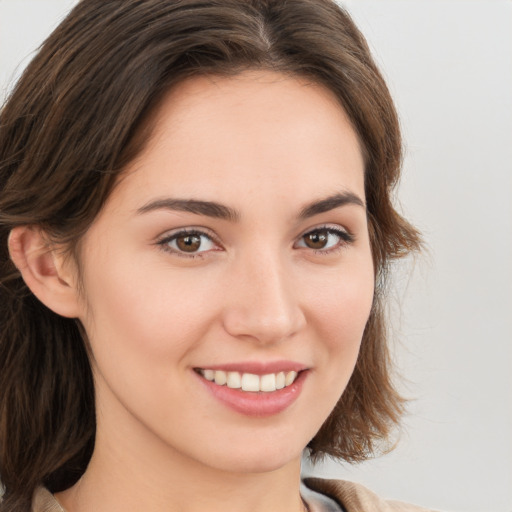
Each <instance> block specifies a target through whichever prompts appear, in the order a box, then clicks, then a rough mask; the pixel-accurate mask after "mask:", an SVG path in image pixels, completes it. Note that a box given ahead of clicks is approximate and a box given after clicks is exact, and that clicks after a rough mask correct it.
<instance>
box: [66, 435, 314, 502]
mask: <svg viewBox="0 0 512 512" xmlns="http://www.w3.org/2000/svg"><path fill="white" fill-rule="evenodd" d="M102 431H103V432H105V429H98V435H97V439H96V445H95V450H94V454H93V456H92V459H91V462H90V464H89V466H88V468H87V470H86V472H85V473H84V475H83V477H82V478H81V479H80V481H79V482H78V483H77V484H76V485H75V486H73V487H72V488H70V489H68V490H66V491H64V492H62V493H59V494H58V495H57V496H56V497H57V499H58V500H59V502H60V503H61V504H62V506H63V507H64V508H65V510H66V511H67V512H86V511H90V510H94V511H95V512H121V511H122V512H126V511H127V510H144V511H146V512H163V511H165V512H170V511H180V512H199V511H201V512H204V511H205V510H208V511H209V512H235V511H236V512H269V511H273V510H276V511H277V510H279V511H280V512H302V511H304V510H305V507H304V505H303V503H302V499H301V497H300V492H299V487H300V457H297V458H296V459H294V460H292V461H290V462H288V463H287V464H285V465H284V466H281V467H279V468H277V469H270V470H268V471H246V472H231V471H227V470H226V469H225V468H224V469H219V468H215V467H212V466H208V465H205V464H203V463H201V462H199V461H196V460H193V459H190V458H189V457H187V456H185V455H183V454H181V453H179V452H177V451H176V450H173V449H172V448H170V447H169V446H163V445H162V444H161V443H159V442H156V441H155V440H151V439H150V440H148V439H147V437H148V436H146V439H144V442H142V443H141V442H140V440H141V438H143V437H144V436H138V437H137V442H136V443H135V442H133V438H131V439H130V437H124V436H123V435H122V433H120V432H116V434H117V435H116V436H112V435H101V434H100V432H102ZM149 437H150V436H149ZM212 442H214V441H213V440H212Z"/></svg>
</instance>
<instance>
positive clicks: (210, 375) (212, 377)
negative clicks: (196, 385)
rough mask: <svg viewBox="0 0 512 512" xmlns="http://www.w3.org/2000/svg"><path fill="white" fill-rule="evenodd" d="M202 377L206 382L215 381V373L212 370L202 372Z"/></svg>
mask: <svg viewBox="0 0 512 512" xmlns="http://www.w3.org/2000/svg"><path fill="white" fill-rule="evenodd" d="M203 377H204V378H205V379H206V380H210V381H213V380H215V371H214V370H203Z"/></svg>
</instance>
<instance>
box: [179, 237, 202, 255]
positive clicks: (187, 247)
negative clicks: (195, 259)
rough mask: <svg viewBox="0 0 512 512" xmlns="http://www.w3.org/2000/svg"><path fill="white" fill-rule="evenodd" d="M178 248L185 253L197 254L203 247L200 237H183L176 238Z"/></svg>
mask: <svg viewBox="0 0 512 512" xmlns="http://www.w3.org/2000/svg"><path fill="white" fill-rule="evenodd" d="M176 246H177V247H178V249H179V250H180V251H183V252H196V251H197V250H199V248H200V247H201V237H200V236H199V235H182V236H180V237H178V238H176Z"/></svg>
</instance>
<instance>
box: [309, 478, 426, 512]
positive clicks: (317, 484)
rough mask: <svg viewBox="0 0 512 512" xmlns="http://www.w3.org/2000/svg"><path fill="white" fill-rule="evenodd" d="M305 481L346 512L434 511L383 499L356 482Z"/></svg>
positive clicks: (319, 479)
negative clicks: (338, 504)
mask: <svg viewBox="0 0 512 512" xmlns="http://www.w3.org/2000/svg"><path fill="white" fill-rule="evenodd" d="M304 483H305V484H306V485H307V486H308V487H309V488H310V489H313V490H314V491H316V492H319V493H321V494H324V495H326V496H328V497H330V498H332V499H333V500H334V501H336V502H337V503H340V504H341V505H342V506H343V507H344V508H345V510H346V512H434V511H432V510H428V509H426V508H422V507H418V506H416V505H410V504H408V503H403V502H401V501H388V500H383V499H382V498H379V497H378V496H377V495H376V494H375V493H373V492H372V491H370V490H369V489H367V488H366V487H364V486H362V485H361V484H356V483H354V482H347V481H345V480H325V479H322V478H306V479H305V480H304ZM314 512H317V511H316V510H315V511H314ZM318 512H321V511H318Z"/></svg>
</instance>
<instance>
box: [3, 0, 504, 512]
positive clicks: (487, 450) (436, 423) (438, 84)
mask: <svg viewBox="0 0 512 512" xmlns="http://www.w3.org/2000/svg"><path fill="white" fill-rule="evenodd" d="M74 3H75V2H74V1H73V0H52V1H50V0H31V1H29V0H0V100H1V99H2V97H3V96H5V94H6V92H7V91H8V89H9V87H10V86H11V85H12V83H13V81H14V79H15V77H16V76H17V75H18V73H19V71H20V70H21V69H22V68H23V66H24V65H25V64H26V63H27V62H28V58H29V56H30V53H31V52H32V51H33V50H34V49H35V48H36V47H37V45H38V44H39V43H40V42H41V41H42V40H43V39H44V37H45V36H46V35H47V34H48V33H49V32H50V31H51V29H52V28H54V27H55V26H56V24H57V22H58V20H59V19H61V17H62V16H63V14H64V13H65V12H66V11H67V10H68V8H69V7H70V6H72V5H73V4H74ZM344 5H345V6H346V7H347V8H348V9H349V11H350V12H351V13H352V15H353V16H354V18H355V20H356V22H357V23H358V24H359V26H360V28H361V29H362V31H363V32H364V33H365V35H366V37H367V38H368V41H369V43H370V45H371V47H372V49H373V50H374V54H375V56H376V59H377V61H378V62H379V63H380V65H381V66H382V68H383V70H384V74H385V75H386V77H387V79H388V82H389V85H390V88H391V90H392V92H393V95H394V97H395V98H396V101H397V105H398V108H399V111H400V115H401V119H402V124H403V129H404V136H405V140H406V147H407V154H406V159H405V163H404V169H405V175H404V178H403V180H402V185H401V188H400V193H399V199H400V205H401V209H402V210H403V212H404V213H405V214H406V216H407V217H408V218H410V219H411V220H412V221H413V222H414V223H415V224H416V225H417V226H418V227H419V228H420V229H421V230H422V231H423V233H424V237H425V240H426V243H427V249H428V250H427V253H426V254H425V255H423V256H422V257H420V258H417V259H416V260H415V261H414V262H411V263H410V265H409V269H412V270H413V273H412V277H411V276H409V275H408V274H406V273H404V272H402V273H400V275H399V276H398V278H397V279H396V284H397V287H396V289H397V291H396V292H395V294H394V297H395V299H394V304H395V310H396V309H397V304H399V305H401V307H400V311H401V313H400V315H395V316H396V317H397V319H396V322H395V334H396V338H397V340H398V341H397V343H396V354H397V355H396V358H397V361H398V363H399V364H400V366H401V368H402V373H403V376H404V384H403V386H402V388H403V390H404V392H405V394H406V395H407V396H409V397H411V398H413V399H414V400H413V401H412V402H411V404H410V407H409V409H410V414H409V416H408V417H407V418H406V421H405V428H404V432H403V434H402V436H401V440H400V443H399V444H398V447H397V448H396V450H395V451H394V452H392V453H391V454H389V455H386V456H384V457H381V458H380V459H377V460H375V461H371V462H367V463H364V464H361V465H359V466H355V467H351V466H346V465H345V466H340V465H338V464H335V463H327V464H324V465H320V466H318V467H316V468H314V470H313V469H312V468H310V467H309V466H308V465H307V464H306V465H305V472H307V473H310V472H311V471H314V472H315V473H316V474H321V475H325V476H330V477H338V478H346V479H352V480H357V481H360V482H363V483H365V484H366V485H368V486H369V487H371V488H372V489H374V490H375V491H376V492H377V493H379V494H381V495H382V496H385V497H392V498H399V499H403V500H407V501H411V502H415V503H418V504H422V505H423V506H428V507H433V508H437V509H440V510H447V511H454V512H512V265H511V263H510V262H511V261H512V207H511V198H512V26H511V24H512V2H510V1H509V0H444V1H441V0H409V1H406V0H374V1H369V0H349V1H346V2H344Z"/></svg>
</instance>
